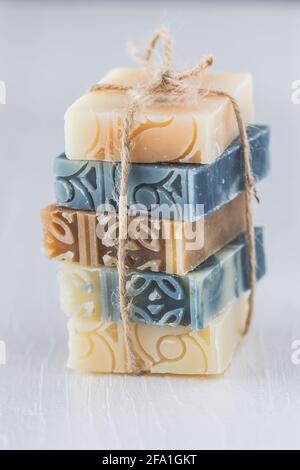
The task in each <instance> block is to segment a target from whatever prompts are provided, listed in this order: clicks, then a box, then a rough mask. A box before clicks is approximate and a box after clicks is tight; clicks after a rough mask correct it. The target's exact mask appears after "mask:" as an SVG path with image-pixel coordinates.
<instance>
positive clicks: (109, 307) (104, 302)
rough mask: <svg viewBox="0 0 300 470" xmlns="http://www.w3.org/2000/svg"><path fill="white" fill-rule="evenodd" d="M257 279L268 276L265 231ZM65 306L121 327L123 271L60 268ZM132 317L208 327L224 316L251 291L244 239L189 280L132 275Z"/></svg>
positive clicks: (129, 286)
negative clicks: (220, 314) (225, 310)
mask: <svg viewBox="0 0 300 470" xmlns="http://www.w3.org/2000/svg"><path fill="white" fill-rule="evenodd" d="M256 257H257V266H256V268H257V269H256V277H257V280H259V279H260V278H261V277H262V276H263V275H264V273H265V260H264V249H263V238H262V230H261V229H259V228H257V229H256ZM59 285H60V298H61V306H62V309H63V311H64V312H65V313H67V314H69V315H71V316H73V315H74V314H76V312H78V311H82V313H83V314H84V312H85V314H86V315H91V314H92V315H93V316H95V317H96V318H97V319H98V320H101V319H103V320H104V321H113V322H119V321H120V320H121V319H120V310H119V304H118V301H119V298H118V275H117V270H116V269H112V268H101V269H91V268H84V267H82V266H80V265H78V264H75V263H73V264H72V263H65V262H62V263H60V271H59ZM126 289H127V295H128V301H129V303H130V307H129V312H130V318H131V320H132V321H133V322H136V323H146V324H150V325H160V326H164V325H169V326H173V327H176V326H178V325H183V326H189V327H191V328H193V329H196V330H201V329H202V328H204V327H206V326H207V325H208V324H209V323H210V322H211V321H212V320H213V318H215V316H216V315H217V314H218V312H219V311H220V310H221V309H222V308H224V307H225V306H226V305H228V304H229V303H231V302H233V301H234V299H236V298H238V297H240V296H241V295H242V294H243V293H244V292H246V291H247V290H248V289H249V281H248V253H247V248H246V241H245V237H244V235H241V236H239V237H238V238H236V239H235V240H234V241H233V242H231V243H229V244H228V245H226V246H225V247H224V248H222V249H221V250H219V251H218V252H217V253H216V254H215V255H212V256H211V257H210V258H208V259H207V260H206V261H204V263H202V264H200V266H198V267H197V268H196V269H195V270H194V271H191V272H189V273H188V274H186V275H184V276H175V275H170V274H164V273H161V272H157V273H154V272H149V271H133V270H128V271H127V284H126Z"/></svg>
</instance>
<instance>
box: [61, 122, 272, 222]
mask: <svg viewBox="0 0 300 470" xmlns="http://www.w3.org/2000/svg"><path fill="white" fill-rule="evenodd" d="M247 132H248V137H249V142H250V148H251V154H252V172H253V176H254V178H255V180H256V181H259V180H261V179H262V178H264V177H265V176H266V175H267V173H268V169H269V129H268V127H267V126H251V127H248V129H247ZM54 175H55V194H56V201H57V204H58V205H60V206H64V207H69V208H72V209H84V210H91V211H94V210H97V208H98V207H99V206H100V205H101V206H102V205H103V204H112V205H113V206H114V207H117V202H116V201H117V199H118V187H119V177H120V164H118V163H112V162H103V161H79V160H68V159H67V158H66V156H65V154H62V155H60V156H59V157H57V158H56V159H55V162H54ZM243 190H244V181H243V154H242V148H241V145H240V140H239V139H236V140H235V141H234V142H233V143H232V144H231V145H230V146H229V147H228V148H227V149H226V150H225V152H224V153H223V154H222V155H221V156H220V157H219V158H218V159H217V160H215V161H214V162H213V163H212V164H210V165H189V164H160V165H152V164H138V163H136V164H132V165H131V167H130V174H129V181H128V205H129V206H131V205H133V204H140V205H142V206H143V207H145V208H146V209H145V210H147V211H150V210H151V209H153V205H154V206H155V205H167V206H174V205H175V204H176V208H177V211H175V213H174V215H173V217H172V218H175V219H179V220H197V219H198V218H200V217H201V216H203V215H207V214H208V213H210V212H212V211H214V210H216V209H217V208H219V207H220V206H222V205H223V204H226V203H227V202H229V201H231V200H232V199H234V197H235V196H237V194H239V193H240V192H242V191H243ZM200 204H201V205H204V207H203V208H202V210H200V211H199V207H198V206H197V205H200ZM185 205H188V210H187V207H186V206H185ZM151 206H152V207H151ZM154 214H155V213H154Z"/></svg>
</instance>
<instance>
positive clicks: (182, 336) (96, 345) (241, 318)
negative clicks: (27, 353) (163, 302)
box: [68, 294, 248, 375]
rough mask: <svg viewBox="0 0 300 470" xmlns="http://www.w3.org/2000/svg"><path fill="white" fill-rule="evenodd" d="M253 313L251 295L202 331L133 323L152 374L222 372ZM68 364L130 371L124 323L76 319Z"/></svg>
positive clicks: (137, 344) (136, 341)
mask: <svg viewBox="0 0 300 470" xmlns="http://www.w3.org/2000/svg"><path fill="white" fill-rule="evenodd" d="M247 314H248V295H247V294H244V295H243V296H242V297H240V299H239V300H237V301H235V302H234V303H232V304H230V305H228V306H227V307H226V308H225V309H224V310H222V311H221V312H219V315H218V317H217V318H216V319H215V320H213V321H212V322H211V323H210V325H209V326H208V327H206V328H205V329H203V330H197V331H196V330H191V329H189V328H186V327H182V326H179V327H176V328H171V327H169V326H154V327H153V326H149V325H137V324H135V325H132V338H133V346H134V348H135V351H136V353H137V355H138V356H139V358H140V359H141V363H142V367H143V369H144V370H145V371H148V372H150V373H152V374H176V375H179V374H180V375H209V374H221V373H223V372H224V371H225V369H227V367H228V366H229V364H230V362H231V359H232V356H233V353H234V350H235V348H236V346H237V345H238V343H239V340H240V338H241V335H242V332H243V330H244V326H245V321H246V318H247ZM68 329H69V359H68V366H69V367H70V368H71V369H75V370H76V371H78V372H89V373H92V372H98V373H116V374H120V373H121V374H123V373H127V372H128V369H127V364H126V356H125V345H124V338H123V327H122V324H121V323H112V322H108V323H107V322H104V321H99V320H96V319H94V318H88V317H86V316H83V315H82V314H81V312H78V313H77V315H75V316H74V317H72V319H71V320H70V321H69V325H68Z"/></svg>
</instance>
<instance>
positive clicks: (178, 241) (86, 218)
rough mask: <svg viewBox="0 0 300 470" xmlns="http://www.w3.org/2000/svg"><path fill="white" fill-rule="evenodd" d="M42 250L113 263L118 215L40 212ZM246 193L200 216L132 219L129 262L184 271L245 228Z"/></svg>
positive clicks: (141, 266) (50, 208)
mask: <svg viewBox="0 0 300 470" xmlns="http://www.w3.org/2000/svg"><path fill="white" fill-rule="evenodd" d="M41 216H42V221H43V226H44V249H45V253H46V255H47V256H48V258H50V259H57V260H67V261H69V262H77V263H80V264H82V265H85V266H90V267H102V266H105V267H115V266H116V256H117V248H116V246H117V241H118V219H117V215H116V214H104V213H96V212H89V211H76V210H72V209H65V208H61V207H58V206H56V205H51V206H48V207H46V208H45V209H43V210H42V212H41ZM245 228H246V224H245V197H244V193H242V194H240V195H239V196H237V197H236V198H235V199H233V200H232V201H231V202H229V203H227V204H225V205H223V206H222V207H221V208H220V209H218V210H215V211H213V212H211V213H210V214H209V215H207V216H205V217H202V218H200V219H198V220H197V221H194V222H191V221H177V220H175V221H173V220H165V219H153V218H147V216H145V215H143V216H136V217H129V218H128V241H127V256H126V266H127V267H128V268H132V269H138V270H150V271H160V272H166V273H169V274H179V275H182V274H185V273H187V272H189V271H191V270H192V269H194V268H195V267H196V266H198V265H199V264H200V263H202V262H203V261H204V260H206V259H207V258H208V257H209V256H211V255H212V254H213V253H215V252H216V251H218V250H219V249H220V248H222V247H223V246H224V245H226V244H227V243H229V242H230V241H231V240H233V239H234V238H236V237H237V235H239V234H240V233H242V232H244V231H245Z"/></svg>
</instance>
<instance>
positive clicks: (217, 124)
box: [65, 69, 253, 163]
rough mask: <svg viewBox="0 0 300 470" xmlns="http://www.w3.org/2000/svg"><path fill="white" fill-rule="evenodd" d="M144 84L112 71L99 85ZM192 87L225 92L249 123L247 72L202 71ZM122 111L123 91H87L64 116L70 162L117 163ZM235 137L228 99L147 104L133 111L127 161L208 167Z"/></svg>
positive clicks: (132, 73)
mask: <svg viewBox="0 0 300 470" xmlns="http://www.w3.org/2000/svg"><path fill="white" fill-rule="evenodd" d="M145 82H149V73H148V72H146V73H145V71H144V70H142V69H114V70H112V71H111V72H110V73H108V75H107V76H106V77H104V79H103V80H101V82H100V83H114V84H121V85H127V86H128V85H129V86H130V85H134V86H136V85H139V84H145ZM197 88H205V89H209V90H218V91H223V92H227V93H229V94H230V95H231V96H232V97H234V98H235V99H236V101H237V102H238V104H239V106H240V109H241V112H242V116H243V118H244V121H245V122H246V123H249V122H253V97H252V78H251V75H250V74H247V73H207V72H204V73H203V75H202V76H201V78H200V79H198V80H197ZM127 107H128V99H127V96H126V94H125V93H123V92H116V91H111V90H110V91H107V92H105V91H101V92H90V93H86V94H85V95H83V96H82V97H81V98H79V99H78V100H77V101H76V102H75V103H74V104H72V105H71V106H70V108H69V109H68V110H67V112H66V114H65V147H66V154H67V157H68V158H69V159H71V160H115V161H116V160H117V161H119V160H120V143H121V136H122V129H123V127H124V117H125V113H126V109H127ZM237 136H238V127H237V123H236V118H235V115H234V111H233V109H232V105H231V103H230V101H229V99H228V98H220V97H218V98H216V97H211V96H208V95H207V94H206V95H205V96H202V97H198V98H197V97H196V96H195V98H194V99H193V100H190V103H187V102H185V103H182V102H181V103H180V102H178V100H177V101H176V100H174V103H162V102H160V103H152V104H151V105H144V106H143V107H142V108H141V109H139V110H137V112H136V113H135V119H134V125H133V129H132V132H131V136H130V138H131V142H132V143H133V145H132V149H131V154H130V160H131V161H132V162H139V163H154V162H163V163H167V162H180V163H211V162H212V161H213V160H215V159H216V158H217V157H218V156H219V155H221V153H222V152H223V151H224V150H225V148H226V147H227V146H228V145H229V144H230V143H231V142H232V141H233V140H234V139H235V138H236V137H237Z"/></svg>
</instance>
